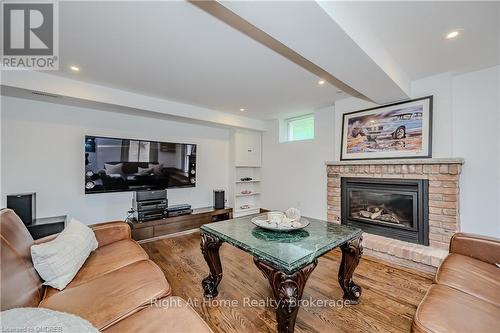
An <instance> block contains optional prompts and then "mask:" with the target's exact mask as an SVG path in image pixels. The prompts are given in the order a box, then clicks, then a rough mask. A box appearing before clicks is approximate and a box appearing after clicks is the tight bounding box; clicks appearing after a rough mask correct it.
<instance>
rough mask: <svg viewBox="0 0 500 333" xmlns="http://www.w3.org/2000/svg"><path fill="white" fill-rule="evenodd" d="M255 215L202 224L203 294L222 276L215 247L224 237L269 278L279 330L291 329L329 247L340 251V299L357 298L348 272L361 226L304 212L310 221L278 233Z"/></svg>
mask: <svg viewBox="0 0 500 333" xmlns="http://www.w3.org/2000/svg"><path fill="white" fill-rule="evenodd" d="M254 216H256V215H250V216H245V217H240V218H235V219H231V220H227V221H222V222H216V223H209V224H205V225H203V226H201V228H200V229H201V252H202V253H203V256H204V258H205V260H206V262H207V264H208V268H209V270H210V273H209V275H208V276H207V277H206V278H204V279H203V281H202V286H203V291H204V296H205V297H207V298H213V297H216V296H217V294H218V290H217V288H218V286H219V283H220V282H221V280H222V265H221V261H220V257H219V248H220V246H221V245H222V243H224V242H226V243H229V244H231V245H233V246H235V247H237V248H239V249H241V250H243V251H245V252H247V253H249V254H251V255H252V256H253V257H254V263H255V265H256V266H257V267H258V268H259V269H260V271H261V272H262V273H263V274H264V276H265V277H266V278H267V279H268V280H269V283H270V284H271V288H272V291H273V295H274V298H275V301H276V304H277V306H276V319H277V322H278V332H280V333H285V332H287V333H290V332H293V331H294V327H295V319H296V318H297V312H298V310H299V306H300V300H301V299H302V293H303V291H304V286H305V284H306V282H307V279H308V278H309V276H310V275H311V273H312V271H313V270H314V268H315V267H316V265H317V264H318V257H320V256H322V255H324V254H325V253H327V252H329V251H330V250H332V249H334V248H337V247H340V249H341V251H342V260H341V263H340V268H339V272H338V281H339V283H340V287H341V288H342V290H343V291H344V295H343V297H344V300H346V301H348V302H349V303H350V304H357V303H358V301H359V297H360V296H361V287H359V286H358V285H356V284H355V283H354V282H353V280H352V276H353V273H354V270H355V269H356V267H357V265H358V263H359V260H360V258H361V254H362V252H363V248H362V245H361V240H362V231H361V229H358V228H353V227H349V226H345V225H338V224H334V223H330V222H326V221H321V220H317V219H312V218H307V219H308V220H309V221H310V224H309V225H308V226H307V227H306V228H305V229H302V230H296V231H292V232H286V233H283V232H275V231H269V230H265V229H262V228H259V227H257V226H255V225H254V224H253V223H252V222H251V219H252V217H254Z"/></svg>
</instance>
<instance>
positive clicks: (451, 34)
mask: <svg viewBox="0 0 500 333" xmlns="http://www.w3.org/2000/svg"><path fill="white" fill-rule="evenodd" d="M458 35H460V31H459V30H453V31H450V32H449V33H447V34H446V39H453V38H456V37H458Z"/></svg>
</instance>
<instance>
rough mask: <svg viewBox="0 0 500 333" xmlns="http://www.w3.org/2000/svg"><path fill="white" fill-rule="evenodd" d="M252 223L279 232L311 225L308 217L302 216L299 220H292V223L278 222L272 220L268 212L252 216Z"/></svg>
mask: <svg viewBox="0 0 500 333" xmlns="http://www.w3.org/2000/svg"><path fill="white" fill-rule="evenodd" d="M251 221H252V223H253V224H255V225H256V226H258V227H260V228H263V229H267V230H272V231H277V232H286V231H293V230H300V229H304V228H305V227H307V226H308V225H309V220H308V219H306V218H303V217H301V218H300V219H299V220H298V221H291V223H276V222H273V221H270V220H269V219H268V216H267V214H261V215H258V216H255V217H254V218H252V220H251Z"/></svg>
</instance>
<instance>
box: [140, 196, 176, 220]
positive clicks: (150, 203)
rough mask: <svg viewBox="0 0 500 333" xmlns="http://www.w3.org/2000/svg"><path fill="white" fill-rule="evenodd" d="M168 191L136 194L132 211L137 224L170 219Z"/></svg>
mask: <svg viewBox="0 0 500 333" xmlns="http://www.w3.org/2000/svg"><path fill="white" fill-rule="evenodd" d="M167 207H168V199H167V190H155V191H138V192H134V198H133V200H132V209H133V211H134V218H135V220H136V221H137V222H146V221H151V220H159V219H164V218H166V217H168V211H167Z"/></svg>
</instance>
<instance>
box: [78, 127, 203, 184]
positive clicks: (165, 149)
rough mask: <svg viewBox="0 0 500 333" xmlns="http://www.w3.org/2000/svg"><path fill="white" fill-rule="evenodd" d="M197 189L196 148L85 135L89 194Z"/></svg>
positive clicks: (86, 181) (86, 180) (168, 143)
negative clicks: (184, 188) (179, 188)
mask: <svg viewBox="0 0 500 333" xmlns="http://www.w3.org/2000/svg"><path fill="white" fill-rule="evenodd" d="M194 186H196V145H195V144H187V143H174V142H158V141H146V140H136V139H120V138H107V137H97V136H85V193H103V192H122V191H141V190H163V189H166V188H176V187H194Z"/></svg>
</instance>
